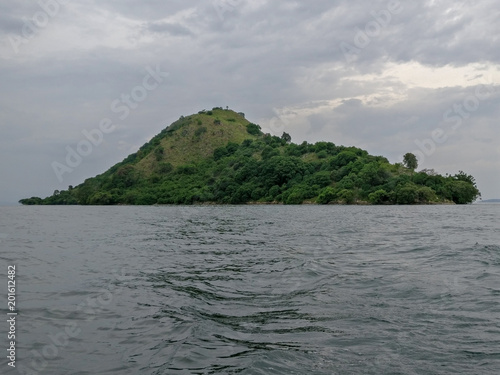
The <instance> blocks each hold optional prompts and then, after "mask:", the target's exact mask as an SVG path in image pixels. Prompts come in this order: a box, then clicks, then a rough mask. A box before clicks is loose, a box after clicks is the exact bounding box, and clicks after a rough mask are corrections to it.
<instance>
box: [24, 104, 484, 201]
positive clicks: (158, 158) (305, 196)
mask: <svg viewBox="0 0 500 375" xmlns="http://www.w3.org/2000/svg"><path fill="white" fill-rule="evenodd" d="M417 166H418V161H417V158H416V157H415V155H413V154H412V153H407V154H405V155H404V157H403V160H402V161H401V163H395V164H391V163H389V161H388V159H387V158H385V157H383V156H373V155H370V154H369V153H368V152H367V151H365V150H362V149H360V148H357V147H352V146H349V147H348V146H341V145H336V144H334V143H332V142H317V143H314V144H310V143H307V142H302V143H301V144H295V143H293V142H292V141H291V137H290V135H289V134H287V133H285V132H284V133H283V134H282V135H281V136H280V137H279V136H273V135H270V134H264V133H263V132H262V130H261V127H260V126H259V125H257V124H254V123H251V122H249V121H248V120H247V119H246V118H245V115H244V114H243V113H241V112H235V111H232V110H230V109H228V108H226V109H223V108H221V107H216V108H213V109H212V110H202V111H200V112H198V113H197V114H193V115H190V116H181V117H180V119H179V120H178V121H176V122H174V123H173V124H171V125H170V126H168V127H166V128H165V129H163V130H162V131H161V132H160V133H159V134H158V135H156V136H155V137H153V138H152V139H151V140H150V141H149V142H147V143H146V144H144V145H143V146H142V147H141V148H140V149H139V150H138V151H137V152H136V153H134V154H131V155H129V156H128V157H127V158H125V159H124V160H123V161H122V162H120V163H118V164H116V165H114V166H113V167H111V168H110V169H109V170H107V171H106V172H104V173H102V174H100V175H98V176H96V177H93V178H89V179H87V180H85V181H84V182H83V183H81V184H80V185H78V186H75V187H73V186H69V187H68V189H67V190H62V191H59V190H56V191H54V194H53V195H52V196H49V197H46V198H43V199H42V198H39V197H32V198H26V199H21V200H20V201H19V202H20V203H21V204H23V205H163V204H165V205H167V204H184V205H191V204H249V203H255V204H306V203H310V204H314V203H316V204H374V205H391V204H468V203H472V202H474V201H475V200H476V199H477V198H478V197H479V196H480V193H479V190H478V189H477V186H476V183H475V179H474V177H473V176H471V175H468V174H467V173H465V172H463V171H459V172H458V173H457V174H455V175H446V176H442V175H439V174H437V173H435V172H434V171H433V170H431V169H426V170H422V171H418V172H417V171H416V168H417Z"/></svg>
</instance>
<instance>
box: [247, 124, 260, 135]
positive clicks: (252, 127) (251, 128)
mask: <svg viewBox="0 0 500 375" xmlns="http://www.w3.org/2000/svg"><path fill="white" fill-rule="evenodd" d="M247 132H248V134H252V135H259V134H260V126H259V125H256V124H252V123H250V124H248V125H247Z"/></svg>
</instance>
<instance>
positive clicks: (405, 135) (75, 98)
mask: <svg viewBox="0 0 500 375" xmlns="http://www.w3.org/2000/svg"><path fill="white" fill-rule="evenodd" d="M217 6H218V7H219V8H217ZM221 6H225V8H222V9H225V11H224V12H222V13H221V8H220V7H221ZM387 7H388V2H387V1H372V2H370V3H369V4H367V2H366V1H347V0H337V1H327V0H318V1H314V2H312V3H304V2H298V1H291V0H290V1H280V2H272V1H264V0H261V1H244V0H239V1H227V0H214V1H213V2H201V1H169V2H163V1H148V2H144V1H138V0H129V1H118V0H103V1H94V2H90V3H89V2H81V1H75V2H70V3H68V4H67V5H64V6H61V10H60V12H59V13H58V14H57V15H55V16H54V17H51V18H50V21H49V23H48V25H47V26H46V27H44V28H40V29H39V30H38V33H37V35H36V37H34V38H32V39H30V40H29V41H27V42H26V43H25V44H22V45H21V46H20V47H19V51H18V52H17V53H15V51H14V50H13V49H12V46H11V42H10V40H9V38H11V37H12V36H22V27H23V22H25V20H26V19H29V18H30V17H32V16H33V15H34V14H35V13H36V12H39V11H40V9H41V8H40V6H39V5H38V4H37V3H34V2H29V1H19V2H17V1H16V2H13V3H12V4H2V5H0V14H1V16H0V75H1V77H2V85H1V87H0V132H1V135H2V137H1V138H0V145H1V148H0V160H2V161H1V162H0V173H2V175H3V176H6V178H5V179H2V184H1V185H0V194H1V195H2V196H1V197H0V200H2V201H11V202H15V201H17V200H18V199H20V198H22V197H25V196H29V195H46V194H51V193H52V191H53V190H55V189H61V188H65V187H67V185H69V184H72V185H76V184H78V183H80V182H82V181H83V180H84V179H85V178H88V177H90V176H94V175H96V174H98V173H101V172H103V171H104V170H105V169H106V168H108V167H110V166H111V165H113V164H114V163H116V162H118V161H121V160H122V159H123V158H124V157H126V156H127V155H128V154H129V153H131V152H133V151H135V149H136V148H138V147H139V146H141V145H142V144H143V143H144V142H145V141H147V139H148V138H149V137H151V136H153V135H154V134H157V133H158V132H159V131H160V130H161V129H163V128H164V127H165V126H167V125H169V124H170V123H171V122H172V121H174V120H176V119H177V118H178V117H179V116H180V115H186V114H190V113H193V112H197V111H198V110H200V109H203V108H211V107H213V106H226V105H228V106H230V107H231V108H234V109H236V110H239V111H243V112H245V113H246V114H247V117H248V118H249V119H250V120H252V121H254V122H260V123H261V125H263V126H266V125H267V124H268V123H269V122H270V121H272V120H273V118H274V119H276V117H280V115H279V112H280V111H282V110H283V111H285V112H286V110H289V112H290V113H294V115H290V116H288V117H287V118H286V119H281V120H280V121H282V122H283V123H284V124H285V127H286V129H287V131H289V132H290V133H291V134H292V137H293V139H294V141H296V142H302V141H303V140H308V141H317V140H331V141H333V142H335V143H337V144H342V143H344V144H352V145H357V146H360V147H364V148H367V149H368V150H369V151H370V152H373V153H376V154H383V155H386V156H388V157H389V158H391V160H392V161H399V160H398V158H399V157H400V155H402V153H404V152H407V151H411V150H412V149H413V148H415V147H416V145H415V140H422V139H425V138H428V137H430V132H432V131H433V130H434V129H435V128H436V127H443V126H444V125H446V124H443V113H444V112H446V111H447V110H448V109H449V108H453V107H452V106H453V105H454V104H457V103H458V104H460V103H462V102H463V101H464V99H465V98H467V97H468V96H469V95H471V92H472V93H474V89H475V87H476V86H477V85H479V83H480V82H481V81H485V82H487V81H488V80H491V79H492V80H493V81H495V82H496V83H497V84H498V70H496V69H498V66H499V65H498V64H499V60H500V59H499V56H498V53H499V51H500V49H499V48H498V37H497V36H498V35H499V34H500V30H499V28H500V25H499V24H498V23H497V22H496V18H495V14H496V13H495V9H496V3H495V2H494V1H493V0H484V1H481V2H480V3H479V2H470V3H468V2H461V3H456V2H452V1H440V2H433V1H423V2H408V1H402V2H401V12H398V13H397V14H391V16H390V20H389V22H387V25H385V26H384V25H383V26H382V27H380V30H379V31H377V32H376V33H375V34H376V35H373V33H372V34H371V35H372V36H371V37H369V40H368V42H367V44H366V46H363V47H359V46H356V37H359V32H360V30H361V31H362V32H366V30H370V25H371V26H373V22H374V21H376V20H377V17H383V16H384V14H385V15H386V14H387V13H386V11H387V9H388V8H387ZM217 9H218V10H219V11H217ZM384 12H385V13H384ZM220 16H221V17H220ZM379 20H380V18H379ZM379 22H380V21H379ZM372 31H373V30H372ZM365 42H366V40H365ZM342 43H347V44H349V45H351V46H354V47H355V48H356V49H357V51H356V54H355V56H354V57H355V58H354V59H353V60H352V61H348V60H346V56H345V54H344V51H343V50H342V48H341V45H342ZM407 63H416V64H419V65H418V66H420V67H422V69H423V68H428V71H424V73H422V72H417V71H411V70H410V71H408V69H414V68H413V66H412V65H405V64H407ZM158 64H159V65H160V66H161V68H162V70H163V71H166V72H168V73H169V74H170V75H169V77H168V79H165V81H164V82H163V83H162V84H161V85H160V86H159V87H158V88H157V89H155V90H154V91H152V92H150V93H148V97H147V99H146V100H144V102H141V103H139V105H138V107H137V108H136V109H134V110H132V111H131V113H130V116H128V117H127V118H126V119H124V120H121V119H119V118H118V115H117V113H114V112H113V111H112V109H111V105H112V103H113V102H114V101H115V100H117V99H119V98H121V95H124V94H125V95H127V94H130V93H131V91H132V90H133V89H134V88H135V87H137V86H138V85H140V84H141V82H142V80H143V78H144V76H145V74H146V67H148V66H151V67H155V66H157V65H158ZM471 64H474V66H472V65H471ZM389 67H390V68H391V69H393V70H394V69H396V70H395V72H396V73H394V74H393V75H384V73H385V72H387V71H388V69H389ZM460 67H464V69H465V68H466V70H459V69H458V68H460ZM398 69H400V70H398ZM405 69H406V70H405ZM432 69H438V70H439V69H443V72H444V73H443V75H444V74H445V72H446V69H448V70H450V69H451V72H452V73H450V74H449V76H450V77H451V78H447V80H446V81H443V83H442V84H441V85H440V86H436V87H434V86H432V85H431V84H432V82H430V83H429V82H428V81H429V79H427V78H426V74H430V73H427V72H431V71H432ZM453 69H456V70H453ZM495 71H496V73H495ZM492 72H493V73H492ZM454 74H455V75H456V80H455V76H454ZM492 74H496V76H494V77H493V78H492V77H491V75H492ZM438 78H439V76H438ZM499 99H500V98H499V97H498V94H495V95H492V96H491V97H489V98H488V99H487V100H483V101H481V103H480V107H479V108H478V109H477V110H476V111H474V112H473V113H471V116H470V118H468V119H466V120H464V123H463V125H462V126H461V127H460V129H459V130H458V131H456V132H455V133H454V134H453V135H450V137H449V140H448V141H447V142H446V143H445V144H442V145H439V146H438V147H437V150H436V152H435V153H434V154H433V155H432V156H430V157H427V160H426V163H427V164H430V165H429V167H435V168H436V169H437V170H441V171H442V172H443V173H444V172H455V171H456V170H458V169H459V168H460V169H465V168H466V167H470V168H469V170H468V172H469V173H472V174H475V175H476V174H477V177H478V182H479V184H480V188H481V190H483V192H484V193H485V194H484V195H485V196H490V197H493V195H495V194H496V192H497V191H499V188H500V186H499V185H498V183H497V184H496V185H495V181H494V180H492V179H491V178H489V177H488V176H490V175H492V174H495V173H497V171H498V169H499V167H500V160H499V154H498V153H499V151H498V150H497V148H496V147H495V142H496V144H498V141H499V136H498V131H497V130H496V128H495V121H496V119H497V118H498V115H499V113H498V109H497V108H499V106H498V102H499ZM283 111H282V112H283ZM103 118H110V119H111V120H112V121H113V123H114V124H116V126H117V128H116V130H115V131H113V132H112V133H110V134H107V135H106V137H105V139H104V142H103V144H102V145H100V146H99V147H97V148H96V149H95V150H94V151H93V152H92V154H91V155H89V156H88V157H86V158H85V160H84V161H83V163H82V164H81V165H80V166H79V167H78V168H75V171H74V172H72V173H71V174H68V175H67V177H66V179H65V180H64V181H63V183H59V181H58V180H57V178H56V177H55V175H54V173H53V171H52V170H51V167H50V164H51V162H53V161H60V160H64V158H65V156H66V147H67V146H71V147H76V145H77V144H78V142H79V141H80V140H81V139H82V131H83V130H85V129H86V130H91V129H93V128H96V127H98V126H99V123H100V121H101V120H102V119H103ZM464 149H467V150H468V152H466V153H465V152H463V150H464ZM478 150H480V151H478ZM453 158H455V161H453ZM485 160H488V162H485ZM497 182H498V181H497Z"/></svg>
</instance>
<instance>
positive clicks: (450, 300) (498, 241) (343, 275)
mask: <svg viewBox="0 0 500 375" xmlns="http://www.w3.org/2000/svg"><path fill="white" fill-rule="evenodd" d="M499 245H500V205H495V204H483V205H479V204H478V205H469V206H382V207H375V206H366V207H361V206H206V207H2V208H0V259H1V271H0V275H1V277H2V278H3V279H4V280H2V281H0V284H1V285H2V287H1V292H2V297H1V298H0V300H1V301H4V302H2V306H1V311H2V314H3V315H4V317H5V316H6V313H7V298H6V297H7V288H6V286H7V267H8V266H9V265H15V266H16V271H17V273H16V281H17V292H16V293H17V295H16V297H17V300H16V302H17V308H18V312H19V315H18V316H17V323H16V329H17V331H16V334H17V335H16V336H17V337H16V347H17V357H16V368H15V369H11V368H10V367H8V366H7V363H6V361H7V360H6V358H5V353H6V352H7V350H5V349H8V346H7V345H8V344H7V341H8V340H7V330H8V326H7V324H6V323H4V324H3V325H0V326H1V327H2V328H1V332H0V337H1V339H0V344H1V346H2V347H1V349H2V352H3V353H4V355H2V362H0V365H1V366H2V367H1V368H0V373H2V374H11V373H12V374H17V373H19V374H51V375H58V374H68V375H69V374H71V375H75V374H78V375H83V374H109V375H111V374H175V375H176V374H287V375H289V374H301V375H302V374H329V375H330V374H495V375H497V374H499V373H500V246H499ZM3 320H4V321H5V320H6V319H3Z"/></svg>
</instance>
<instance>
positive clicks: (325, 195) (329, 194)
mask: <svg viewBox="0 0 500 375" xmlns="http://www.w3.org/2000/svg"><path fill="white" fill-rule="evenodd" d="M335 195H336V194H335V190H334V189H333V188H332V187H327V188H325V189H323V191H322V192H321V193H320V194H319V196H318V199H317V202H318V203H319V204H327V203H330V202H331V201H333V200H334V199H335Z"/></svg>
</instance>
